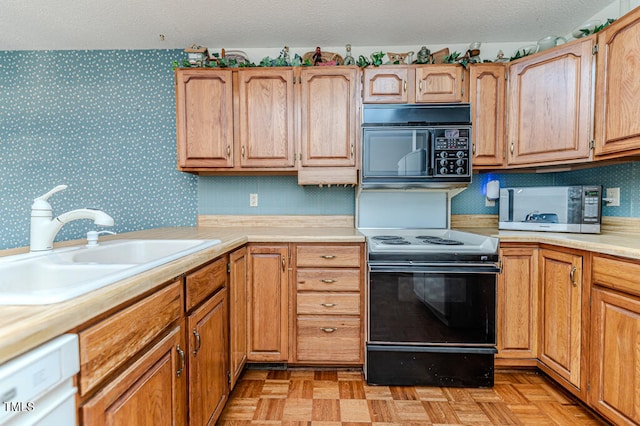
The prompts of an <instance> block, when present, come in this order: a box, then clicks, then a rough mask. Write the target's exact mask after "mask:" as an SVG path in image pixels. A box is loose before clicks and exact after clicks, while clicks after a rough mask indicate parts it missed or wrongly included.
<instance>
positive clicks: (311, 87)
mask: <svg viewBox="0 0 640 426" xmlns="http://www.w3.org/2000/svg"><path fill="white" fill-rule="evenodd" d="M301 79H302V85H301V108H300V110H301V126H302V138H301V144H302V146H301V150H302V166H347V167H354V166H355V165H356V152H355V150H356V143H357V141H358V129H359V126H358V118H359V116H358V111H359V108H358V68H355V67H349V68H347V67H316V68H304V69H302V71H301Z"/></svg>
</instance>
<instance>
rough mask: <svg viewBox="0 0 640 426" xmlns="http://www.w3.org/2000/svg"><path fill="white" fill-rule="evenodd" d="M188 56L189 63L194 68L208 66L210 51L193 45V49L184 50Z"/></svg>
mask: <svg viewBox="0 0 640 426" xmlns="http://www.w3.org/2000/svg"><path fill="white" fill-rule="evenodd" d="M184 51H185V52H186V53H187V55H188V61H189V63H190V64H191V66H192V67H202V66H207V62H208V61H209V49H207V48H206V47H204V46H198V45H197V44H192V45H191V47H188V48H186V49H184Z"/></svg>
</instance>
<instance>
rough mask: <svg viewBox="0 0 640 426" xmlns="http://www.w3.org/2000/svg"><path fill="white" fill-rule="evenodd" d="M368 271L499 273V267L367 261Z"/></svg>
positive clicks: (494, 265)
mask: <svg viewBox="0 0 640 426" xmlns="http://www.w3.org/2000/svg"><path fill="white" fill-rule="evenodd" d="M369 272H392V273H398V272H406V273H416V272H417V273H426V274H497V273H500V267H499V266H498V265H496V264H489V265H487V264H469V263H466V264H464V265H451V264H419V263H402V264H397V263H395V264H388V263H385V264H371V263H369Z"/></svg>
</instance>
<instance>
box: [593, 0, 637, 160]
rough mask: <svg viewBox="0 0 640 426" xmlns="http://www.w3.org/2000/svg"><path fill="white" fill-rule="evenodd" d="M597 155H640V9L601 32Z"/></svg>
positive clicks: (599, 45) (598, 71)
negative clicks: (639, 63)
mask: <svg viewBox="0 0 640 426" xmlns="http://www.w3.org/2000/svg"><path fill="white" fill-rule="evenodd" d="M596 62H597V69H596V101H595V104H596V117H597V120H596V122H595V142H596V155H597V156H604V157H619V156H622V155H629V154H640V120H638V117H639V116H640V102H638V97H639V96H640V74H639V73H638V72H637V70H638V62H640V8H637V9H635V10H633V11H632V12H630V13H628V14H626V15H625V16H623V17H621V18H620V19H618V20H617V21H615V22H614V23H612V24H611V25H610V26H608V27H606V28H605V29H604V30H602V31H600V32H599V33H598V53H597V60H596Z"/></svg>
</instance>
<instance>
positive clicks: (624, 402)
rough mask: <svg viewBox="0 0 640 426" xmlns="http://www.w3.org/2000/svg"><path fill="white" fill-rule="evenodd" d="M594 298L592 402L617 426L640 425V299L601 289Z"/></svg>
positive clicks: (594, 291)
mask: <svg viewBox="0 0 640 426" xmlns="http://www.w3.org/2000/svg"><path fill="white" fill-rule="evenodd" d="M594 284H598V282H597V281H595V282H594ZM592 297H593V300H592V301H593V304H592V311H591V313H592V323H591V390H590V395H589V403H590V404H591V405H592V407H594V408H595V409H596V410H598V411H599V412H600V413H602V414H604V415H605V416H606V417H608V418H609V419H610V420H612V421H613V422H614V423H615V424H618V425H637V424H640V408H639V407H640V392H638V389H640V373H639V372H640V351H639V350H638V348H640V299H638V298H637V297H632V296H627V295H623V294H620V293H616V292H613V291H609V290H605V289H601V288H598V287H595V288H594V289H593V291H592Z"/></svg>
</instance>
